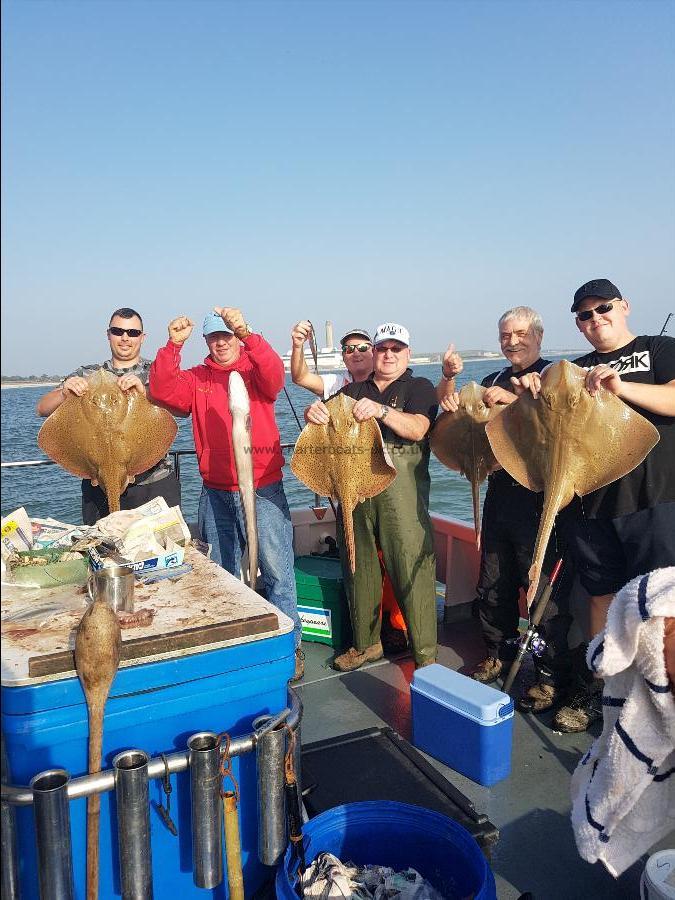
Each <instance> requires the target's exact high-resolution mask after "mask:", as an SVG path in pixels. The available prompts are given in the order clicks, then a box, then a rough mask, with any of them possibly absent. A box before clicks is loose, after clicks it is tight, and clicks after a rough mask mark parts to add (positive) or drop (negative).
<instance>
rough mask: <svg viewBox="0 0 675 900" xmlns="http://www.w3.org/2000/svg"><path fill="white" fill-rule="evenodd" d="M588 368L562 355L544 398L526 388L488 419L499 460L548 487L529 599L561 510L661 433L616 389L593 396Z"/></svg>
mask: <svg viewBox="0 0 675 900" xmlns="http://www.w3.org/2000/svg"><path fill="white" fill-rule="evenodd" d="M585 380H586V371H585V370H584V369H581V368H580V367H579V366H576V365H574V364H573V363H570V362H568V361H567V360H562V361H561V362H557V363H553V364H552V365H551V366H549V367H548V368H546V369H545V370H544V372H543V373H542V376H541V391H540V396H539V399H538V400H535V399H534V398H533V397H532V395H531V394H530V392H529V391H528V392H526V393H524V394H522V395H521V396H520V397H519V398H518V400H516V401H515V402H514V403H511V404H510V405H509V406H507V407H506V409H504V410H503V412H501V413H500V414H499V415H498V416H496V417H495V418H494V419H492V420H491V421H490V422H488V424H487V425H486V427H485V431H486V433H487V437H488V440H489V442H490V446H491V447H492V451H493V453H494V455H495V457H496V458H497V461H498V462H499V463H500V465H502V466H503V467H504V468H505V469H506V471H507V472H508V473H509V475H511V476H512V477H513V478H515V479H516V481H518V482H519V483H520V484H522V485H523V486H524V487H526V488H529V489H530V490H531V491H543V492H544V509H543V511H542V514H541V520H540V523H539V531H538V533H537V539H536V542H535V547H534V554H533V558H532V566H531V568H530V571H529V578H530V585H529V588H528V591H527V602H528V605H529V604H531V603H532V601H533V599H534V597H535V595H536V592H537V586H538V584H539V579H540V577H541V567H542V563H543V560H544V553H545V551H546V546H547V544H548V540H549V538H550V536H551V532H552V530H553V524H554V522H555V517H556V516H557V514H558V512H559V511H560V510H561V509H563V508H564V507H565V506H567V504H568V503H570V502H571V500H572V498H573V497H574V495H575V494H577V495H578V496H580V497H583V496H584V495H585V494H589V493H591V491H597V490H598V489H599V488H601V487H605V486H606V485H608V484H611V483H612V482H613V481H616V480H617V479H619V478H623V476H624V475H627V474H628V473H629V472H632V471H633V469H634V468H636V466H639V465H640V463H641V462H642V461H643V460H644V459H645V457H646V456H647V454H648V453H649V451H650V450H651V449H652V447H654V446H655V445H656V444H657V443H658V440H659V433H658V431H657V429H656V428H655V427H654V426H653V425H652V423H651V422H649V421H647V419H645V418H644V416H641V415H640V414H639V413H637V412H635V410H633V409H631V407H630V406H628V405H627V404H625V403H624V402H623V400H620V399H619V398H618V397H617V396H615V395H614V394H612V393H610V392H609V391H607V390H606V389H605V388H600V390H599V391H598V393H597V394H596V395H595V396H594V397H592V396H591V395H590V394H589V392H588V391H587V390H586V386H585Z"/></svg>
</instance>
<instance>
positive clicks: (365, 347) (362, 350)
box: [342, 344, 370, 356]
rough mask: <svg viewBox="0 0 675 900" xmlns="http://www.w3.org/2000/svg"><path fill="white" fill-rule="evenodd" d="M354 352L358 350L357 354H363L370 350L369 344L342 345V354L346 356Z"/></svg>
mask: <svg viewBox="0 0 675 900" xmlns="http://www.w3.org/2000/svg"><path fill="white" fill-rule="evenodd" d="M355 350H358V351H359V353H365V352H366V350H370V344H343V345H342V352H343V353H346V354H347V355H348V356H349V355H350V354H351V353H353V352H354V351H355Z"/></svg>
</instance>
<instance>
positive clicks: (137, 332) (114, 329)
mask: <svg viewBox="0 0 675 900" xmlns="http://www.w3.org/2000/svg"><path fill="white" fill-rule="evenodd" d="M108 332H109V333H110V334H114V335H115V337H122V335H123V334H128V335H129V337H140V336H141V335H142V334H143V332H142V331H141V329H140V328H119V327H118V326H117V325H110V326H109V328H108Z"/></svg>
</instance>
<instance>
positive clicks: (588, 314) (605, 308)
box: [577, 303, 614, 322]
mask: <svg viewBox="0 0 675 900" xmlns="http://www.w3.org/2000/svg"><path fill="white" fill-rule="evenodd" d="M613 308H614V304H613V303H601V304H600V305H599V306H594V307H593V309H585V310H584V311H583V312H580V313H577V319H578V320H579V321H580V322H588V320H589V319H592V318H593V315H594V313H597V314H598V315H599V316H604V314H605V313H608V312H609V311H610V310H611V309H613Z"/></svg>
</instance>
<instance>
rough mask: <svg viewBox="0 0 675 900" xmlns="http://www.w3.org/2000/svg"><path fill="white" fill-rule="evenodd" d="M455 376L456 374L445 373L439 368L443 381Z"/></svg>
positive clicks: (450, 379)
mask: <svg viewBox="0 0 675 900" xmlns="http://www.w3.org/2000/svg"><path fill="white" fill-rule="evenodd" d="M456 377H457V376H456V375H446V374H445V372H444V371H443V369H441V378H442V379H443V380H444V381H452V380H453V379H454V378H456Z"/></svg>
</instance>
